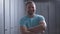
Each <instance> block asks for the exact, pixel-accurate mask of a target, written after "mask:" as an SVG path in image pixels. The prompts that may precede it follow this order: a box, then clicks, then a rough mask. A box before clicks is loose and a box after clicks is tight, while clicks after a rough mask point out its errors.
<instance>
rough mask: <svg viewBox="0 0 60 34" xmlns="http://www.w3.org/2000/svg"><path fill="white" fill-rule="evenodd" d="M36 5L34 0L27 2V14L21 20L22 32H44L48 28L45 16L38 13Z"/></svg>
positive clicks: (34, 33) (27, 33)
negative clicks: (36, 12)
mask: <svg viewBox="0 0 60 34" xmlns="http://www.w3.org/2000/svg"><path fill="white" fill-rule="evenodd" d="M35 11H36V6H35V3H34V2H33V1H28V2H27V3H26V12H27V15H26V16H24V17H23V18H22V19H21V20H20V30H21V33H22V34H40V33H41V34H43V33H44V31H45V30H46V22H45V18H44V17H43V16H42V15H36V14H35Z"/></svg>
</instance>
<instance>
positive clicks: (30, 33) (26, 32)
mask: <svg viewBox="0 0 60 34" xmlns="http://www.w3.org/2000/svg"><path fill="white" fill-rule="evenodd" d="M22 34H35V33H33V32H30V31H24V32H22Z"/></svg>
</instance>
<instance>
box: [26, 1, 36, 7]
mask: <svg viewBox="0 0 60 34" xmlns="http://www.w3.org/2000/svg"><path fill="white" fill-rule="evenodd" d="M28 4H35V3H34V1H27V2H26V6H27V5H28Z"/></svg>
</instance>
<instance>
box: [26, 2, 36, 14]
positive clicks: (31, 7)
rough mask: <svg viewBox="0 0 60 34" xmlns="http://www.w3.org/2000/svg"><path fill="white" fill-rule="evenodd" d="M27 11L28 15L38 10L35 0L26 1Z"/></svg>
mask: <svg viewBox="0 0 60 34" xmlns="http://www.w3.org/2000/svg"><path fill="white" fill-rule="evenodd" d="M26 11H27V14H28V15H33V14H34V13H35V11H36V6H35V3H34V2H33V1H28V2H27V3H26Z"/></svg>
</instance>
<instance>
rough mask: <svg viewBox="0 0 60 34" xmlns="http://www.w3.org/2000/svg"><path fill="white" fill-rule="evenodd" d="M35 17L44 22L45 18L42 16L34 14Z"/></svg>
mask: <svg viewBox="0 0 60 34" xmlns="http://www.w3.org/2000/svg"><path fill="white" fill-rule="evenodd" d="M35 17H37V18H38V20H45V17H44V16H42V15H37V14H36V15H35Z"/></svg>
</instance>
